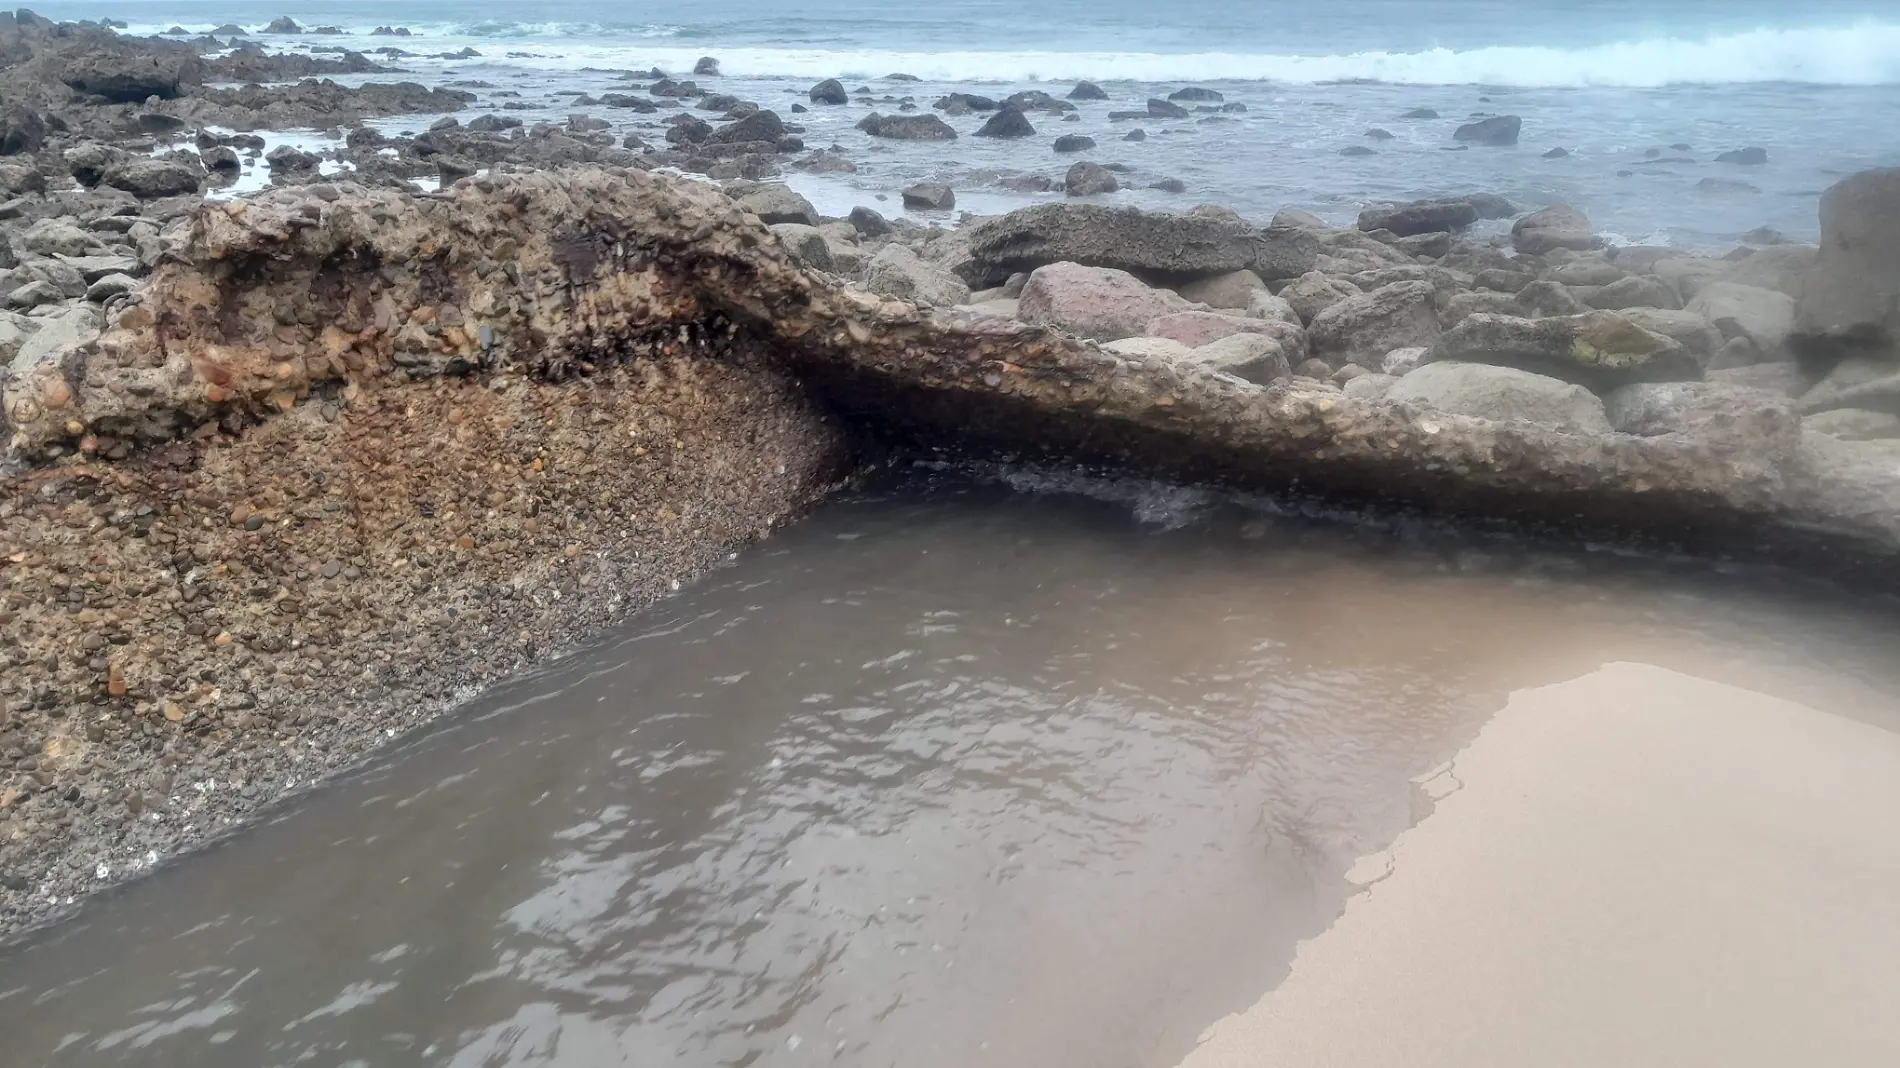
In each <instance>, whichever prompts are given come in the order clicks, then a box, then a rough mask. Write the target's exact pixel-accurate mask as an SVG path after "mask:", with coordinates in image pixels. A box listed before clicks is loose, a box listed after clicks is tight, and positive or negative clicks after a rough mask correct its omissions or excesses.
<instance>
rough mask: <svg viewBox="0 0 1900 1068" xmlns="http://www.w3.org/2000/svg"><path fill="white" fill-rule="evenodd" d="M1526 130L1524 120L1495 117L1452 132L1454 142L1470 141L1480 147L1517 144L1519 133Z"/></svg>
mask: <svg viewBox="0 0 1900 1068" xmlns="http://www.w3.org/2000/svg"><path fill="white" fill-rule="evenodd" d="M1523 128H1524V120H1523V119H1520V118H1518V117H1517V116H1516V115H1493V116H1491V117H1490V118H1486V119H1479V120H1477V121H1476V122H1467V123H1465V124H1464V125H1462V126H1460V127H1458V128H1457V129H1456V130H1454V131H1452V135H1451V137H1452V140H1454V141H1470V142H1472V143H1474V144H1480V145H1498V146H1506V145H1514V144H1517V135H1518V132H1519V131H1521V130H1522V129H1523Z"/></svg>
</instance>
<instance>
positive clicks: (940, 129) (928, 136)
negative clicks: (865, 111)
mask: <svg viewBox="0 0 1900 1068" xmlns="http://www.w3.org/2000/svg"><path fill="white" fill-rule="evenodd" d="M858 129H860V130H863V131H864V132H865V133H868V134H870V135H871V136H872V137H884V138H889V139H892V140H896V141H955V140H956V139H957V131H956V129H955V128H954V127H952V126H951V125H950V124H949V123H947V122H945V121H943V120H942V119H940V118H938V117H937V116H935V115H880V114H878V113H877V112H875V111H873V112H872V113H870V114H869V115H866V116H865V117H864V118H862V119H859V120H858Z"/></svg>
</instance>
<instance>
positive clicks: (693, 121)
mask: <svg viewBox="0 0 1900 1068" xmlns="http://www.w3.org/2000/svg"><path fill="white" fill-rule="evenodd" d="M712 134H713V127H712V124H711V123H709V122H707V121H706V120H705V119H702V118H699V117H698V116H696V115H679V116H676V117H674V118H673V119H672V120H671V121H670V122H668V124H667V128H666V140H667V143H668V144H675V145H697V144H701V143H703V142H704V141H705V140H706V139H707V138H709V137H711V136H712Z"/></svg>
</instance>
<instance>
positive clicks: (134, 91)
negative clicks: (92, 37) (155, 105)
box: [58, 44, 204, 104]
mask: <svg viewBox="0 0 1900 1068" xmlns="http://www.w3.org/2000/svg"><path fill="white" fill-rule="evenodd" d="M58 61H59V65H60V68H61V69H60V72H59V79H60V81H62V82H65V83H66V84H67V85H68V86H70V87H72V88H73V89H75V90H77V91H79V92H81V93H86V94H88V95H90V96H96V97H101V98H103V99H105V100H106V101H108V102H109V103H114V104H138V103H143V102H145V101H146V100H147V99H149V98H151V97H158V98H159V99H161V100H171V99H174V98H176V97H178V96H181V95H183V94H184V93H185V92H187V91H189V90H190V89H192V88H193V87H195V86H197V85H198V84H199V83H200V82H201V81H202V80H203V77H204V64H203V62H202V61H201V60H199V58H198V56H197V54H196V53H194V52H189V51H185V50H182V49H167V50H163V51H160V50H144V49H137V48H133V47H130V46H120V45H104V44H102V45H100V46H98V47H95V48H89V49H85V50H83V51H80V52H77V53H71V52H68V53H64V54H61V55H60V56H58Z"/></svg>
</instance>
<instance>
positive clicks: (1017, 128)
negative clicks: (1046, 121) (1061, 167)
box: [976, 107, 1036, 138]
mask: <svg viewBox="0 0 1900 1068" xmlns="http://www.w3.org/2000/svg"><path fill="white" fill-rule="evenodd" d="M976 136H978V137H1002V138H1015V137H1034V136H1036V128H1035V127H1034V126H1032V125H1030V122H1029V120H1028V119H1027V118H1026V117H1024V115H1023V113H1022V112H1021V111H1018V110H1017V109H1015V108H1013V107H1006V108H1002V109H1000V110H998V111H997V112H996V114H994V115H991V116H990V117H989V120H988V121H986V122H985V123H983V125H982V126H981V127H980V128H978V129H977V131H976Z"/></svg>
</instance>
